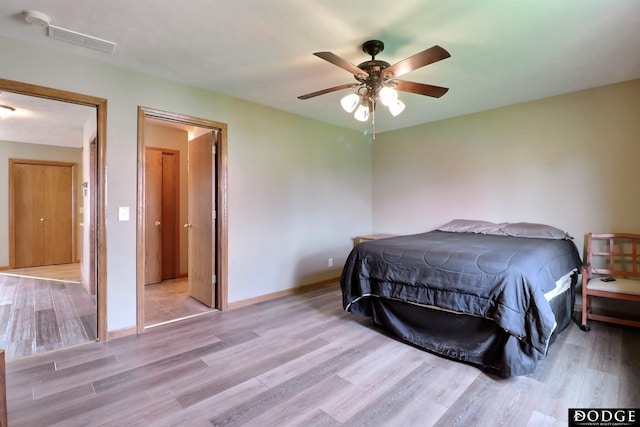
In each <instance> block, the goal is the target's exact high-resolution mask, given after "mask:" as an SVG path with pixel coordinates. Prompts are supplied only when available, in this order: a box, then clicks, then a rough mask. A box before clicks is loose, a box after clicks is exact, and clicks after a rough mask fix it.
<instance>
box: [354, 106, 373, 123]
mask: <svg viewBox="0 0 640 427" xmlns="http://www.w3.org/2000/svg"><path fill="white" fill-rule="evenodd" d="M353 117H355V119H356V120H358V121H360V122H366V121H367V120H369V107H368V106H367V105H364V103H362V104H360V106H359V107H358V109H357V110H356V112H355V113H354V114H353Z"/></svg>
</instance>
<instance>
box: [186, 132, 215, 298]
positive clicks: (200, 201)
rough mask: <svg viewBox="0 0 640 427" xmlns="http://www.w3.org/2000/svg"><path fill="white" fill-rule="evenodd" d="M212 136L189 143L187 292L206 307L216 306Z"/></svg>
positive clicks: (213, 150)
mask: <svg viewBox="0 0 640 427" xmlns="http://www.w3.org/2000/svg"><path fill="white" fill-rule="evenodd" d="M214 135H215V133H214V132H213V131H212V132H207V133H205V134H204V135H201V136H199V137H197V138H195V139H192V140H191V141H189V174H188V176H189V185H188V187H189V222H188V223H187V224H185V227H186V228H188V229H189V292H190V294H191V296H192V297H193V298H195V299H197V300H198V301H200V302H201V303H203V304H204V305H206V306H208V307H213V306H214V303H215V292H214V289H215V282H216V277H215V274H214V272H215V259H216V256H215V255H216V254H215V245H214V242H215V240H216V239H215V235H214V233H215V226H214V225H215V220H216V218H215V207H214V201H215V190H214V189H215V186H214V185H213V184H214V176H215V144H214Z"/></svg>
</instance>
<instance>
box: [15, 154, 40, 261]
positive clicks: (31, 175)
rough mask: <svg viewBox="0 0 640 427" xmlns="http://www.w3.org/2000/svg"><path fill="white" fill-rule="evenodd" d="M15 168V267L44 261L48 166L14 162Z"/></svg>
mask: <svg viewBox="0 0 640 427" xmlns="http://www.w3.org/2000/svg"><path fill="white" fill-rule="evenodd" d="M12 169H13V172H12V175H11V176H12V178H13V189H12V191H11V193H12V194H13V212H12V213H13V215H12V218H13V220H14V226H13V230H14V232H13V235H14V245H13V246H14V248H15V249H14V251H13V254H14V259H15V261H14V263H12V264H13V267H15V268H21V267H30V266H35V265H44V258H45V257H44V253H45V248H44V218H43V217H42V214H43V212H42V210H43V208H42V202H43V200H42V192H43V190H44V183H43V180H44V167H43V166H37V165H27V164H14V165H13V168H12ZM41 219H42V221H41Z"/></svg>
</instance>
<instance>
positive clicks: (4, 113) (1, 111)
mask: <svg viewBox="0 0 640 427" xmlns="http://www.w3.org/2000/svg"><path fill="white" fill-rule="evenodd" d="M14 111H15V109H14V108H12V107H9V106H8V105H0V119H4V118H5V117H9V116H10V115H11V114H13V112H14Z"/></svg>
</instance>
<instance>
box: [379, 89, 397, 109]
mask: <svg viewBox="0 0 640 427" xmlns="http://www.w3.org/2000/svg"><path fill="white" fill-rule="evenodd" d="M378 96H379V97H380V102H382V105H384V106H385V107H388V106H390V105H391V104H393V103H394V102H395V101H396V100H397V99H398V92H397V91H396V90H395V89H391V88H390V87H387V86H384V87H383V88H382V89H380V92H379V93H378Z"/></svg>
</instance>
